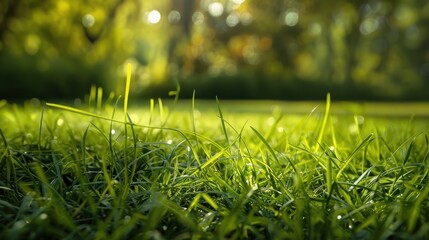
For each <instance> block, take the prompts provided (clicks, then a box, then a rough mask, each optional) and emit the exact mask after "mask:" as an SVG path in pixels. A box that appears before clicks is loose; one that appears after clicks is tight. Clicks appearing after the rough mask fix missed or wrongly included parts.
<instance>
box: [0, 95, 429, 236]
mask: <svg viewBox="0 0 429 240" xmlns="http://www.w3.org/2000/svg"><path fill="white" fill-rule="evenodd" d="M124 99H125V101H124V100H123V99H121V98H114V97H112V96H111V97H110V98H108V99H107V100H106V99H104V100H103V97H102V91H101V90H98V92H97V93H96V91H93V94H91V95H90V97H89V98H88V99H87V101H86V102H85V104H84V106H80V107H78V108H74V107H68V106H73V104H70V105H65V104H64V105H57V104H54V103H44V102H40V101H38V100H31V101H28V102H26V103H24V104H20V105H17V104H12V103H7V102H6V101H1V102H0V138H1V139H0V238H1V239H47V238H49V239H107V238H110V239H427V238H428V237H429V217H428V216H429V198H428V194H429V181H428V180H429V176H428V172H429V168H428V156H429V143H428V134H429V121H428V115H427V114H429V111H428V105H427V104H408V105H401V104H390V105H374V104H359V103H336V102H332V103H331V101H330V98H329V95H328V98H327V100H326V102H322V103H317V102H309V103H282V102H225V103H224V102H223V101H222V100H219V101H211V102H207V101H201V102H199V101H198V100H188V101H181V100H180V99H179V100H177V99H176V100H175V101H169V102H165V103H164V102H163V101H162V100H150V101H148V102H145V103H141V104H137V103H130V104H128V96H127V92H126V94H125V97H124ZM123 102H125V103H123ZM386 109H390V110H386ZM383 111H384V112H383ZM386 111H387V112H386Z"/></svg>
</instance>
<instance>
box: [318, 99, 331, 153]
mask: <svg viewBox="0 0 429 240" xmlns="http://www.w3.org/2000/svg"><path fill="white" fill-rule="evenodd" d="M330 109H331V94H330V93H328V94H327V95H326V106H325V114H324V116H323V122H322V126H321V127H320V132H319V136H318V137H317V143H316V149H315V151H316V152H317V151H319V147H320V146H319V144H320V143H321V142H322V139H323V134H324V132H325V127H326V124H327V122H328V117H329V111H330Z"/></svg>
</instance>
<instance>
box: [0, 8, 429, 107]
mask: <svg viewBox="0 0 429 240" xmlns="http://www.w3.org/2000/svg"><path fill="white" fill-rule="evenodd" d="M428 23H429V3H428V2H427V1H422V0H408V1H402V0H389V1H387V0H386V1H383V0H367V1H362V0H359V1H339V0H329V1H314V0H303V1H295V0H270V1H258V0H169V1H168V0H158V1H142V0H103V1H101V0H92V1H83V0H73V1H71V0H45V1H38V0H5V1H2V2H1V3H0V79H1V81H2V85H3V86H8V88H7V90H6V88H2V90H1V95H3V96H5V97H9V98H14V97H33V96H34V97H76V95H77V94H83V93H85V92H87V91H88V88H89V86H91V85H93V84H96V85H99V86H102V87H104V88H106V89H109V90H113V91H118V92H119V91H122V90H121V88H122V86H123V81H122V79H123V76H124V66H125V65H126V64H127V63H129V62H131V63H132V66H133V73H134V75H133V76H135V77H134V83H135V84H136V86H137V87H136V88H134V91H135V94H136V95H138V94H141V95H143V96H152V95H153V96H154V95H162V94H166V91H165V89H168V88H170V87H172V86H174V84H175V82H179V84H180V85H182V86H183V87H184V94H185V95H186V94H187V95H188V96H189V95H190V92H191V91H192V90H193V89H196V90H197V94H198V91H200V94H198V95H199V96H201V97H204V96H206V97H211V96H214V95H220V96H225V97H227V98H235V97H236V98H282V99H300V98H302V99H305V98H309V97H311V96H319V95H324V94H325V93H323V91H333V92H335V91H337V92H338V93H337V95H338V96H340V97H341V96H343V95H344V98H347V97H353V96H354V97H353V98H356V99H360V98H361V99H366V98H367V99H377V98H379V99H402V100H406V99H414V100H428V97H426V95H427V94H426V93H425V92H426V90H428V89H429V87H428V86H429V80H428V78H429V48H428V47H427V43H428V42H429V33H428V30H427V29H428V28H427V26H428ZM294 94H295V95H294ZM314 94H315V95H314ZM318 94H319V95H318ZM334 96H335V95H334Z"/></svg>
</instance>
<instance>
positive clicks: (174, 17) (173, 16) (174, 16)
mask: <svg viewBox="0 0 429 240" xmlns="http://www.w3.org/2000/svg"><path fill="white" fill-rule="evenodd" d="M180 19H181V15H180V12H178V11H176V10H173V11H171V12H170V13H169V14H168V22H169V23H178V22H179V21H180Z"/></svg>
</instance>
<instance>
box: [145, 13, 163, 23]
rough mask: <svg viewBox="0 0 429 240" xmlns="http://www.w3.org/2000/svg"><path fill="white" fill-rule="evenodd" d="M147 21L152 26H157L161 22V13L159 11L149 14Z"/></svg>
mask: <svg viewBox="0 0 429 240" xmlns="http://www.w3.org/2000/svg"><path fill="white" fill-rule="evenodd" d="M146 21H147V22H148V23H150V24H156V23H158V22H159V21H161V13H159V12H158V11H157V10H152V11H150V12H149V13H148V14H147V17H146Z"/></svg>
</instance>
